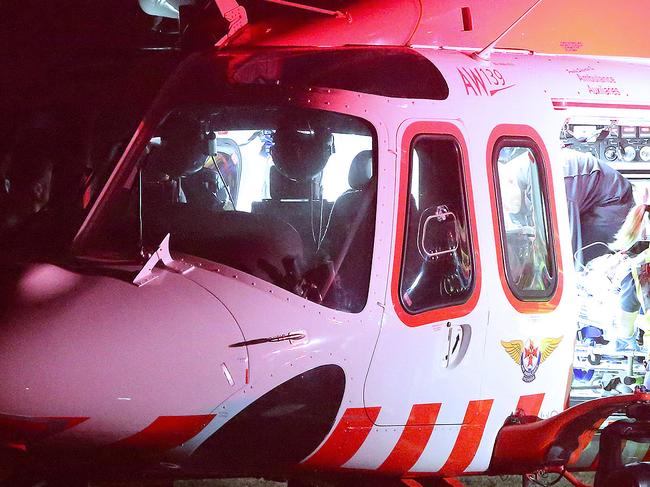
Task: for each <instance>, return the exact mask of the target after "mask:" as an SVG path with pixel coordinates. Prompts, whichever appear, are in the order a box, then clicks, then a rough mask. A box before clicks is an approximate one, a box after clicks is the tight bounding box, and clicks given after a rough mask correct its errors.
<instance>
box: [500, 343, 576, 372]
mask: <svg viewBox="0 0 650 487" xmlns="http://www.w3.org/2000/svg"><path fill="white" fill-rule="evenodd" d="M563 338H564V336H561V337H559V338H543V339H542V341H541V343H540V345H539V346H536V345H535V342H534V341H533V340H532V339H528V340H526V342H525V343H524V341H523V340H511V341H509V342H504V341H501V346H502V347H503V348H504V349H505V351H506V353H507V354H508V355H510V357H511V358H512V360H514V361H515V363H516V364H519V366H520V367H521V371H522V373H523V374H524V376H523V377H522V380H523V381H524V382H532V381H534V380H535V374H536V373H537V369H538V368H539V366H540V364H541V363H542V362H544V361H545V360H546V359H547V358H548V357H549V356H550V355H551V354H552V353H553V350H555V349H556V348H557V346H558V345H559V344H560V342H561V341H562V339H563Z"/></svg>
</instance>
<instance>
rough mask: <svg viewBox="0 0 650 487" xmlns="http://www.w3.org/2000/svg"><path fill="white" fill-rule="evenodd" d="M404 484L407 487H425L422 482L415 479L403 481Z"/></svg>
mask: <svg viewBox="0 0 650 487" xmlns="http://www.w3.org/2000/svg"><path fill="white" fill-rule="evenodd" d="M402 484H404V485H405V486H406V487H424V486H423V485H422V484H421V483H420V482H418V481H417V480H414V479H402Z"/></svg>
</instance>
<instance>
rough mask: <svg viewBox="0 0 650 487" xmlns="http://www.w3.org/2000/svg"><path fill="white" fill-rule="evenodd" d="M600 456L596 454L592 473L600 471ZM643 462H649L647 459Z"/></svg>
mask: <svg viewBox="0 0 650 487" xmlns="http://www.w3.org/2000/svg"><path fill="white" fill-rule="evenodd" d="M598 455H599V454H598V453H596V456H595V457H594V461H593V462H591V465H589V470H590V471H592V472H595V471H596V470H598V464H599V463H600V457H599V456H598ZM642 461H644V462H645V461H647V460H646V459H645V458H644V459H643V460H642Z"/></svg>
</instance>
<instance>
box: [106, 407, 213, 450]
mask: <svg viewBox="0 0 650 487" xmlns="http://www.w3.org/2000/svg"><path fill="white" fill-rule="evenodd" d="M212 418H214V414H205V415H197V416H160V417H158V418H157V419H156V420H155V421H154V422H153V423H151V424H150V425H149V426H147V427H146V428H145V429H143V430H142V431H140V432H138V433H136V434H134V435H133V436H129V437H127V438H124V439H122V440H120V441H118V442H116V443H113V444H112V445H111V447H118V448H144V449H153V450H169V449H170V448H175V447H177V446H178V445H181V444H183V443H185V442H186V441H187V440H189V439H190V438H193V437H194V436H196V435H197V434H198V433H199V432H200V431H201V430H202V429H203V428H204V427H205V426H206V425H207V424H208V423H209V422H210V421H211V420H212Z"/></svg>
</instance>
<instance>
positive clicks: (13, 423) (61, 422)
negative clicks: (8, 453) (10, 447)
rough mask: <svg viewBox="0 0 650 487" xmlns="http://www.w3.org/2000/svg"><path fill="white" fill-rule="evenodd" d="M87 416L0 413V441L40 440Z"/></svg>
mask: <svg viewBox="0 0 650 487" xmlns="http://www.w3.org/2000/svg"><path fill="white" fill-rule="evenodd" d="M87 419H88V418H87V417H83V418H69V417H68V418H66V417H44V418H31V417H25V416H9V415H5V414H0V441H4V442H11V443H23V442H27V443H29V442H31V441H35V440H42V439H43V438H46V437H48V436H52V435H55V434H57V433H61V432H63V431H65V430H67V429H70V428H73V427H74V426H77V425H78V424H80V423H83V422H84V421H86V420H87Z"/></svg>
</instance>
